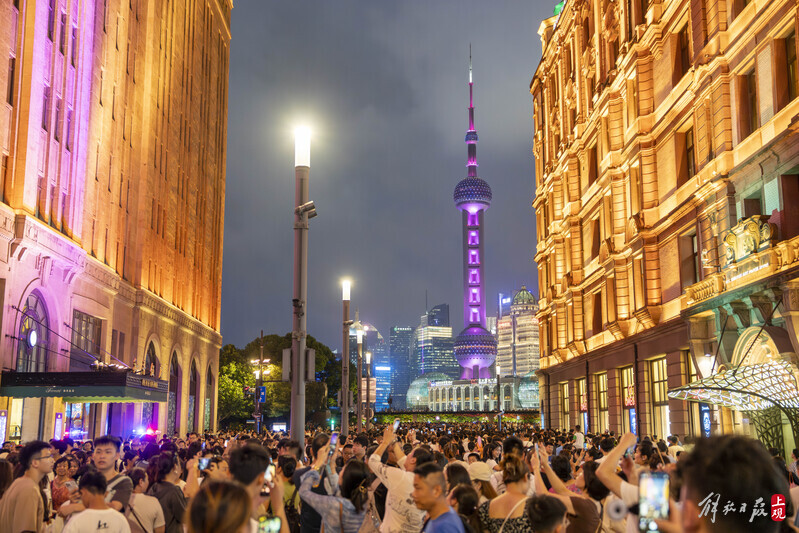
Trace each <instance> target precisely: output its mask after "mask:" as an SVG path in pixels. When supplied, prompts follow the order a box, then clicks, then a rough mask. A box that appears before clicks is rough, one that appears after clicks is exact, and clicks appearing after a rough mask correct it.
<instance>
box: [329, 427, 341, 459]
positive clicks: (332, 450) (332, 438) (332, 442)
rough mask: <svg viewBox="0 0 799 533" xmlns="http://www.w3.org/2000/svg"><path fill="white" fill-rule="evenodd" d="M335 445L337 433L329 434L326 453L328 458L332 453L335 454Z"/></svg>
mask: <svg viewBox="0 0 799 533" xmlns="http://www.w3.org/2000/svg"><path fill="white" fill-rule="evenodd" d="M336 444H338V433H336V432H335V431H334V432H333V433H331V434H330V450H328V452H327V456H328V457H331V456H332V455H333V454H334V453H336Z"/></svg>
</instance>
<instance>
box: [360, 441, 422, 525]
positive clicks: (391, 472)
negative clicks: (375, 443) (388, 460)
mask: <svg viewBox="0 0 799 533" xmlns="http://www.w3.org/2000/svg"><path fill="white" fill-rule="evenodd" d="M399 464H400V468H396V467H393V466H388V465H384V464H383V463H381V462H380V456H379V455H377V454H374V455H372V456H371V457H369V468H370V469H371V470H372V472H374V473H375V475H376V476H377V477H378V478H379V479H380V481H381V482H382V483H383V485H385V486H386V488H387V489H388V495H387V496H386V514H385V516H384V517H383V523H382V524H380V532H381V533H418V532H419V531H421V530H422V525H423V519H424V514H425V513H424V511H422V510H421V509H419V508H418V507H416V505H415V504H414V503H413V499H411V492H413V472H408V471H406V470H404V469H403V468H402V466H403V465H404V464H405V458H404V457H403V458H402V459H401V460H400V461H399Z"/></svg>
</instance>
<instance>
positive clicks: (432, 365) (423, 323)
mask: <svg viewBox="0 0 799 533" xmlns="http://www.w3.org/2000/svg"><path fill="white" fill-rule="evenodd" d="M433 310H435V313H432V311H433ZM419 322H420V323H419V327H417V328H416V329H415V330H414V332H413V339H412V342H413V348H412V349H413V358H412V369H411V370H412V372H411V373H412V374H413V376H415V377H418V376H420V375H422V374H427V373H430V372H441V373H443V374H446V375H448V376H450V377H454V376H455V375H457V374H458V364H457V362H456V360H455V354H454V351H453V340H452V328H451V327H450V326H448V325H447V326H441V325H435V324H449V306H447V305H446V304H441V305H437V306H436V307H434V308H433V309H431V310H430V311H428V312H427V313H425V314H424V315H422V317H421V320H420V321H419Z"/></svg>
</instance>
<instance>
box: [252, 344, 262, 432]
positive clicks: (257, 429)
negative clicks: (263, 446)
mask: <svg viewBox="0 0 799 533" xmlns="http://www.w3.org/2000/svg"><path fill="white" fill-rule="evenodd" d="M263 360H264V330H261V356H260V357H259V358H258V375H257V376H255V411H254V412H253V417H254V418H255V433H257V434H259V435H260V434H261V402H260V398H259V395H260V392H261V375H262V374H263V373H262V372H261V361H263ZM250 362H251V363H252V361H250Z"/></svg>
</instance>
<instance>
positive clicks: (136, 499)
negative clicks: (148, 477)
mask: <svg viewBox="0 0 799 533" xmlns="http://www.w3.org/2000/svg"><path fill="white" fill-rule="evenodd" d="M126 515H127V517H128V522H130V530H131V533H140V532H141V531H144V533H153V531H155V528H157V527H161V526H163V525H165V524H166V521H165V520H164V509H163V508H162V507H161V504H160V503H159V502H158V499H157V498H154V497H153V496H148V495H146V494H137V493H133V494H131V495H130V502H129V503H128V512H127V513H126ZM139 522H141V525H140V524H139ZM141 526H144V530H142V527H141Z"/></svg>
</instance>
